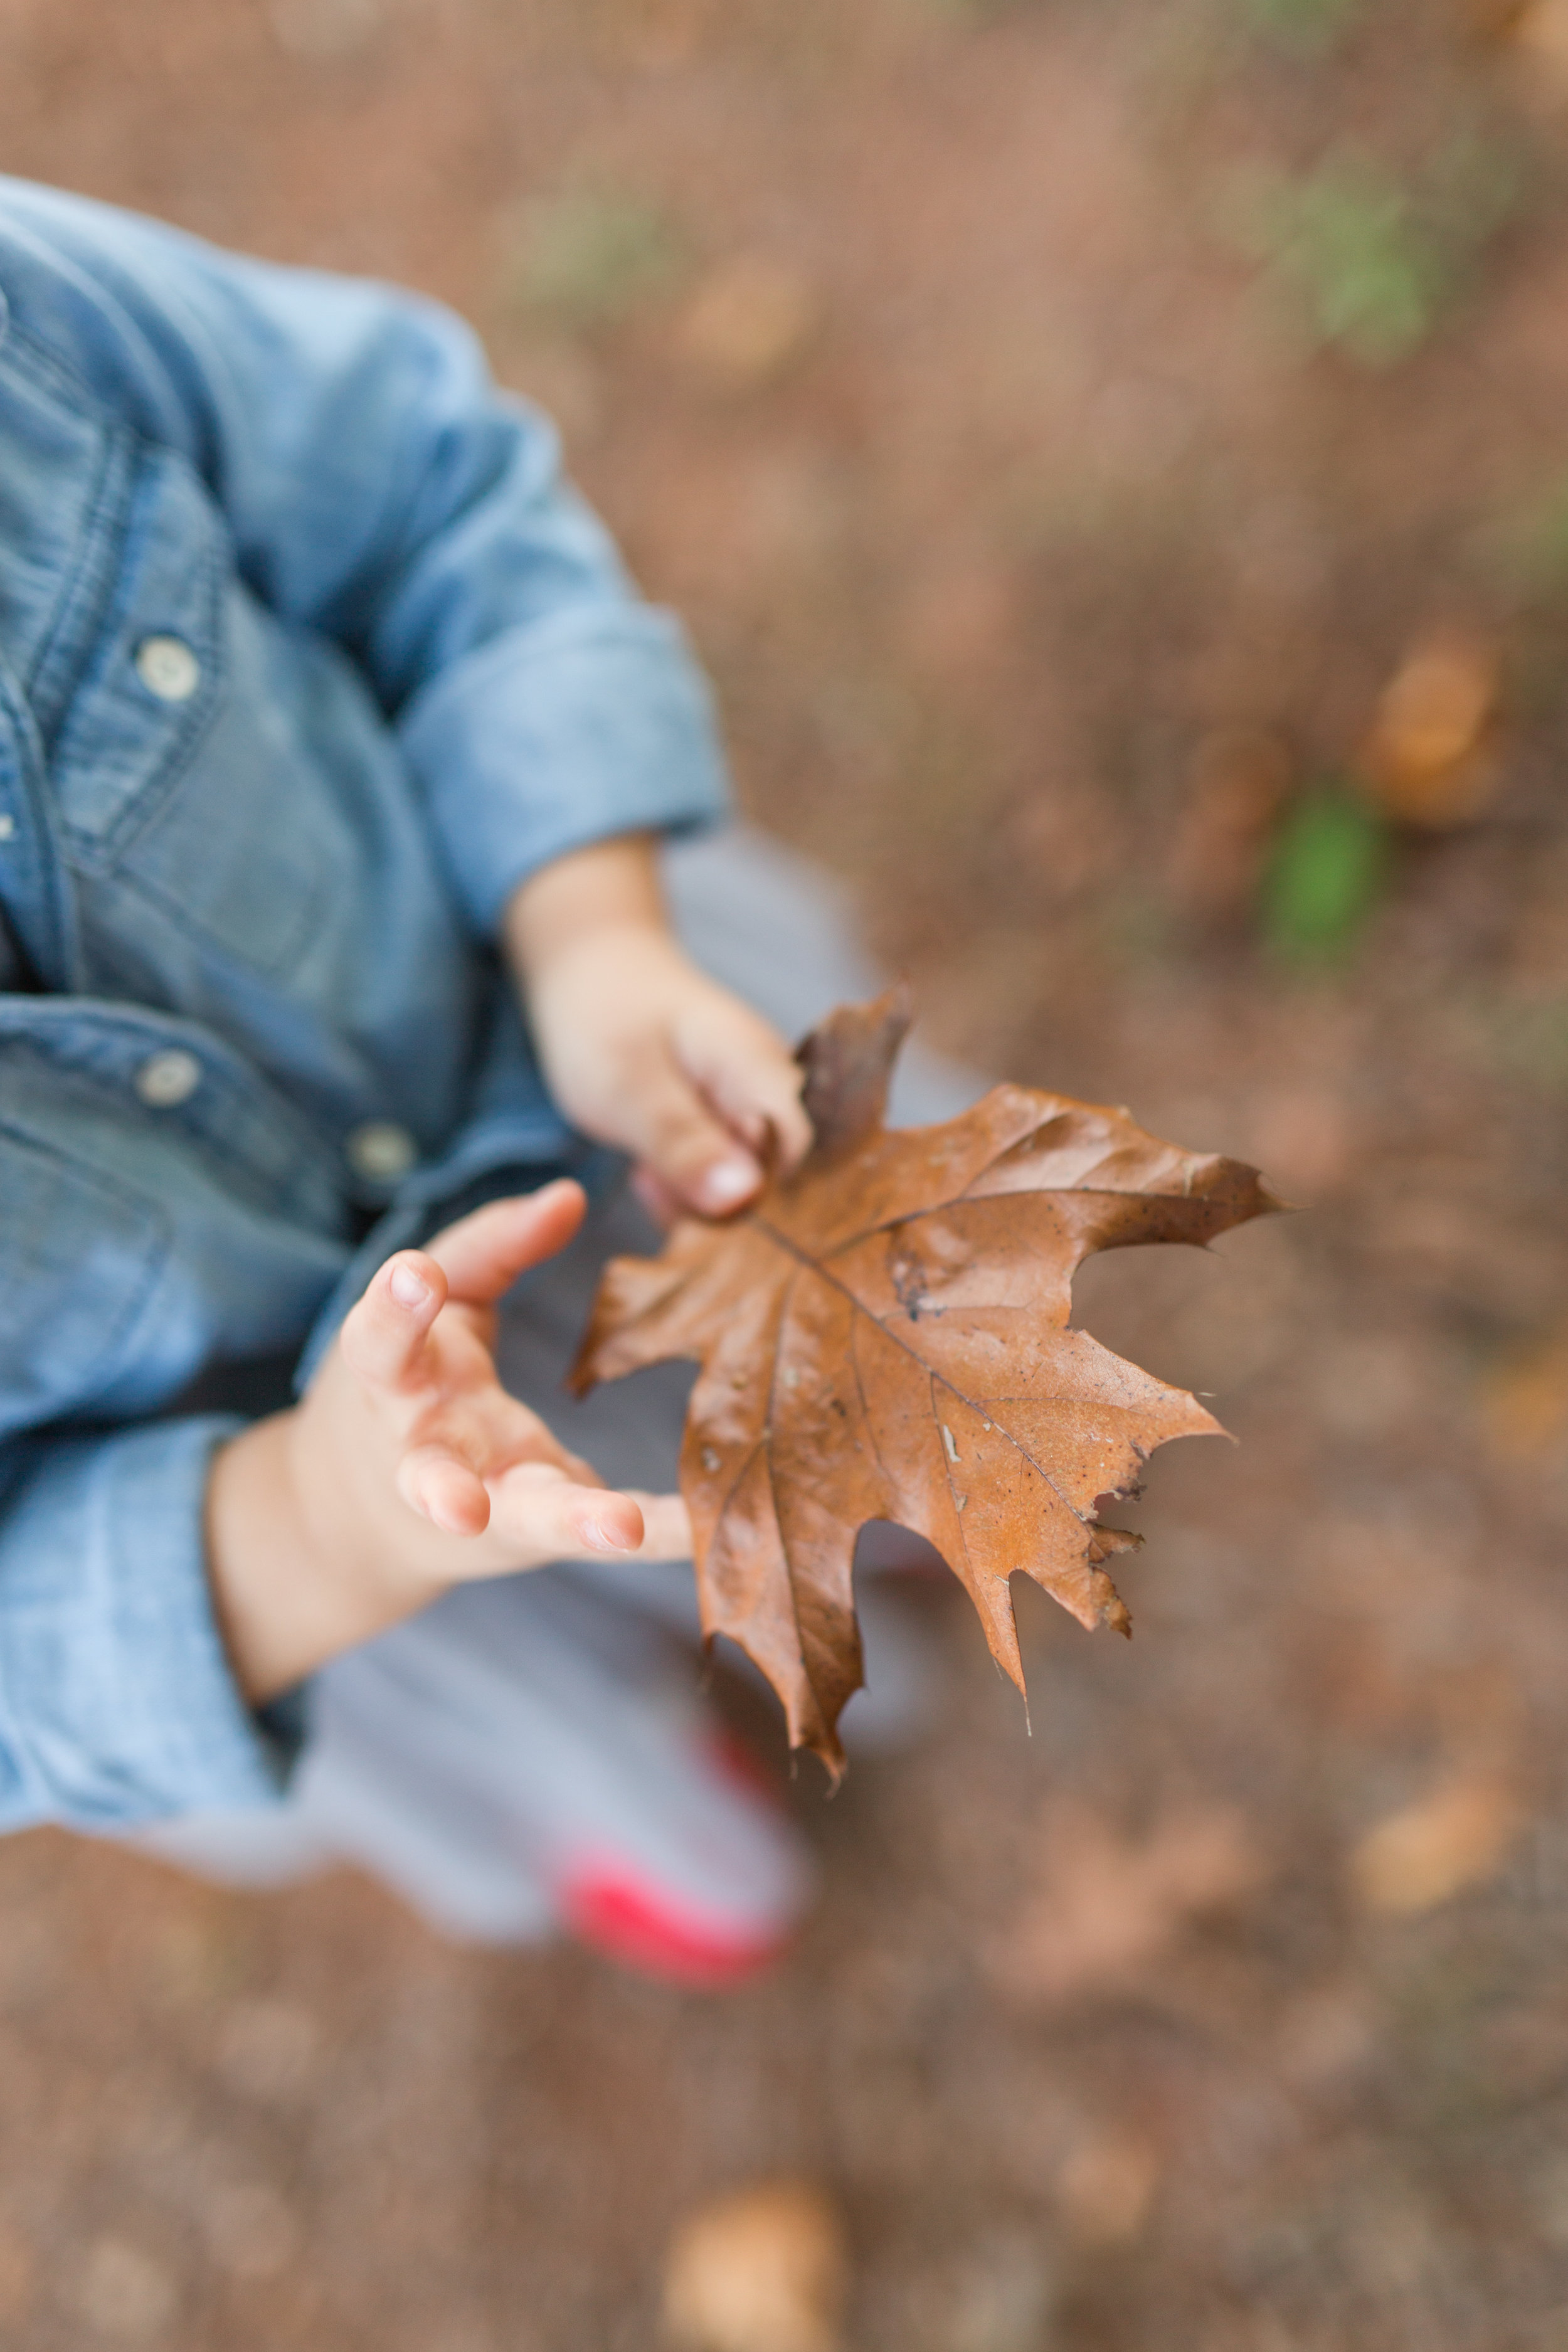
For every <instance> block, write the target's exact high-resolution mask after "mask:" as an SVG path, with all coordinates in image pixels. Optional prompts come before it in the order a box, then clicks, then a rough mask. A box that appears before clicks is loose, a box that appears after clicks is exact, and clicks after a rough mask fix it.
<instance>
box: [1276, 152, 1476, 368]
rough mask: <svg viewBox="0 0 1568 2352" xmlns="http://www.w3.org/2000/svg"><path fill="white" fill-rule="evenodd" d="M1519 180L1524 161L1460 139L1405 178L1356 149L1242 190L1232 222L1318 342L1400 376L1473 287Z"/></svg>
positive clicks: (1365, 364)
mask: <svg viewBox="0 0 1568 2352" xmlns="http://www.w3.org/2000/svg"><path fill="white" fill-rule="evenodd" d="M1522 178H1523V173H1522V169H1521V164H1520V162H1519V160H1518V158H1516V157H1513V156H1510V155H1509V154H1507V153H1505V152H1503V151H1502V150H1501V149H1500V147H1499V146H1498V145H1497V144H1496V143H1495V142H1489V141H1488V140H1486V139H1482V138H1479V137H1478V136H1475V135H1472V134H1470V133H1462V134H1460V135H1458V136H1456V137H1454V138H1452V139H1450V140H1449V141H1448V142H1447V144H1446V145H1445V146H1444V147H1443V148H1442V149H1441V150H1440V151H1439V152H1437V154H1436V155H1435V156H1434V157H1433V158H1431V160H1430V161H1429V162H1428V163H1427V164H1426V167H1425V169H1424V170H1423V171H1422V172H1421V173H1419V174H1417V175H1416V176H1415V178H1414V179H1411V180H1409V181H1405V180H1402V179H1400V178H1399V177H1397V176H1396V175H1395V174H1394V173H1391V172H1390V171H1388V170H1387V169H1386V168H1385V167H1384V165H1383V164H1381V163H1377V162H1375V161H1374V160H1373V158H1372V157H1370V156H1367V155H1363V154H1359V153H1355V152H1341V153H1338V154H1335V155H1331V156H1330V157H1328V158H1327V160H1326V161H1325V162H1323V163H1320V164H1319V166H1318V167H1317V169H1316V170H1315V171H1312V172H1309V173H1305V174H1303V175H1302V176H1300V177H1299V178H1289V177H1287V176H1285V175H1283V174H1271V173H1264V174H1260V175H1259V176H1258V177H1256V178H1254V179H1253V180H1251V181H1250V183H1247V184H1242V185H1241V186H1240V187H1239V188H1238V189H1237V192H1236V201H1235V202H1234V204H1233V205H1232V208H1231V216H1232V219H1233V222H1234V224H1235V227H1236V231H1237V237H1238V241H1239V242H1240V243H1241V244H1242V245H1243V246H1245V247H1247V249H1248V250H1249V251H1250V252H1252V253H1253V254H1254V255H1255V256H1256V257H1257V258H1258V259H1259V260H1260V261H1262V262H1263V263H1265V265H1266V266H1267V268H1268V272H1269V275H1270V276H1271V277H1272V278H1273V279H1274V280H1275V282H1276V283H1277V284H1278V285H1279V286H1280V287H1282V288H1283V289H1285V290H1286V291H1287V292H1288V293H1289V294H1290V296H1291V297H1292V298H1293V299H1294V300H1295V301H1296V302H1297V303H1298V304H1299V305H1300V306H1301V307H1302V308H1304V310H1305V311H1306V313H1307V317H1308V320H1309V322H1310V327H1311V330H1312V331H1313V333H1314V334H1315V335H1316V337H1317V339H1318V341H1321V342H1324V343H1335V344H1338V345H1340V346H1341V347H1342V349H1343V350H1345V351H1347V352H1350V354H1351V356H1352V358H1354V359H1357V360H1359V361H1360V362H1362V364H1363V366H1366V367H1373V368H1384V367H1393V366H1395V365H1396V364H1397V363H1398V362H1400V361H1401V360H1405V359H1408V358H1409V357H1410V355H1411V353H1412V352H1415V351H1418V350H1419V349H1420V347H1421V345H1422V344H1423V343H1424V342H1425V341H1426V339H1427V337H1428V336H1429V335H1430V334H1431V333H1432V332H1433V331H1434V329H1435V328H1436V326H1437V325H1438V324H1439V323H1440V322H1441V320H1442V318H1443V316H1444V314H1445V313H1446V312H1447V310H1449V309H1451V308H1452V306H1453V305H1454V303H1455V301H1456V300H1457V299H1458V297H1459V296H1460V295H1461V294H1462V293H1463V292H1464V291H1465V290H1466V287H1467V284H1468V280H1469V278H1471V277H1472V276H1473V273H1474V269H1475V265H1476V263H1477V260H1478V257H1479V254H1480V253H1481V251H1482V249H1483V247H1485V246H1486V244H1487V243H1488V241H1489V239H1490V238H1491V237H1492V236H1495V235H1496V233H1497V231H1498V230H1499V229H1500V227H1501V226H1503V224H1504V222H1505V221H1507V220H1508V218H1509V217H1510V215H1511V214H1512V213H1513V212H1514V211H1515V209H1516V208H1517V206H1518V204H1519V201H1520V197H1521V185H1522Z"/></svg>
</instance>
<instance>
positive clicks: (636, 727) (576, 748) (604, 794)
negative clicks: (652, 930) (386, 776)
mask: <svg viewBox="0 0 1568 2352" xmlns="http://www.w3.org/2000/svg"><path fill="white" fill-rule="evenodd" d="M398 731H399V735H400V738H401V740H402V743H403V748H404V751H405V755H406V757H407V759H408V761H409V763H410V765H411V766H412V768H413V769H414V772H415V773H416V776H417V778H418V780H419V782H420V784H421V786H422V787H423V790H424V793H425V796H426V805H427V806H428V808H429V811H430V814H431V817H432V819H433V821H434V824H435V829H436V833H437V839H438V840H439V842H440V844H441V848H442V853H443V855H444V856H445V859H446V862H447V867H448V870H449V872H450V875H451V877H452V880H453V881H454V883H455V885H456V887H457V890H458V896H459V898H461V900H462V903H463V906H464V908H465V909H466V911H467V914H468V919H469V921H470V922H471V923H472V925H473V927H474V929H475V930H476V931H477V932H478V933H479V935H480V936H482V937H484V938H487V939H488V938H492V937H493V936H494V934H495V930H496V927H497V925H498V923H499V921H500V913H501V909H502V908H503V907H504V906H505V904H506V902H507V900H508V898H510V896H511V893H512V892H513V891H514V890H515V889H516V888H517V887H518V885H519V883H520V882H522V881H524V880H526V879H527V877H528V876H529V875H530V874H531V873H533V872H535V871H536V870H537V869H538V868H539V867H540V866H547V865H549V864H550V863H551V862H552V860H553V859H554V858H557V857H562V856H565V855H566V853H567V852H568V851H569V850H573V849H582V848H585V847H586V846H587V845H589V844H590V843H591V842H595V841H604V840H607V839H609V838H610V837H611V836H612V835H616V834H622V833H639V832H651V833H660V834H675V835H679V834H687V833H691V832H693V831H695V830H698V829H699V828H701V827H703V826H706V825H710V824H714V823H715V822H717V820H718V819H720V818H721V817H722V816H723V815H724V814H725V813H726V809H727V806H728V800H729V794H728V786H727V781H726V777H725V772H724V764H723V759H722V755H721V752H720V749H719V742H718V736H717V732H716V730H715V727H714V723H713V715H712V709H711V705H710V698H709V694H708V688H707V686H706V683H705V681H704V679H703V677H702V674H701V672H700V670H699V668H698V667H697V665H696V663H695V662H694V661H693V660H692V658H691V656H690V655H689V652H688V650H687V647H686V643H685V639H684V637H683V635H682V634H681V631H680V628H679V625H678V624H677V623H676V622H675V621H674V620H673V619H672V618H671V617H670V616H669V614H666V613H661V612H658V611H657V610H655V609H654V608H652V607H651V606H648V605H646V604H629V603H628V604H605V603H600V604H594V605H587V604H584V605H581V606H576V607H573V608H569V609H567V610H564V611H562V612H558V613H556V614H552V616H551V617H550V618H549V619H548V620H543V621H536V622H532V623H531V624H529V625H527V626H526V627H521V628H517V629H512V630H509V631H508V632H507V633H506V634H505V635H503V636H500V637H498V638H495V639H493V640H492V641H491V642H490V643H489V645H487V646H484V647H483V648H482V650H480V651H479V652H478V653H475V654H472V655H470V656H468V657H467V658H465V659H463V660H461V661H458V662H456V663H454V664H453V665H452V667H450V668H449V669H447V670H444V671H443V672H442V673H441V675H440V677H438V678H437V679H436V680H435V681H434V682H433V683H432V684H431V685H430V686H428V687H427V688H425V690H424V691H423V692H422V693H420V694H419V695H417V696H416V698H415V699H414V701H413V702H412V703H411V704H410V705H409V707H408V709H407V710H406V711H405V713H404V715H403V717H402V719H401V720H400V722H399V729H398Z"/></svg>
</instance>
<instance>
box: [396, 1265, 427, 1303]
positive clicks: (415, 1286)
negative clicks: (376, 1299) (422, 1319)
mask: <svg viewBox="0 0 1568 2352" xmlns="http://www.w3.org/2000/svg"><path fill="white" fill-rule="evenodd" d="M390 1287H391V1290H392V1295H393V1297H394V1298H395V1299H396V1301H397V1303H398V1305H399V1307H423V1306H424V1304H425V1301H426V1299H427V1298H428V1297H429V1296H430V1286H429V1284H428V1283H427V1282H421V1281H420V1279H419V1276H417V1275H416V1273H415V1271H414V1268H413V1267H412V1266H411V1265H395V1266H394V1267H393V1269H392V1282H391V1286H390Z"/></svg>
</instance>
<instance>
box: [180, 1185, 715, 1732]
mask: <svg viewBox="0 0 1568 2352" xmlns="http://www.w3.org/2000/svg"><path fill="white" fill-rule="evenodd" d="M583 1211H584V1198H583V1193H582V1192H581V1190H580V1188H579V1187H578V1186H577V1185H575V1184H572V1183H557V1184H547V1185H545V1186H544V1187H543V1188H542V1191H540V1192H534V1193H531V1194H529V1195H527V1196H525V1197H523V1198H521V1199H516V1200H510V1201H497V1202H491V1203H490V1204H489V1206H488V1207H486V1208H483V1209H479V1210H477V1211H476V1212H475V1213H474V1214H473V1215H472V1216H469V1217H465V1218H464V1219H462V1221H461V1222H460V1223H458V1224H455V1225H450V1226H448V1227H447V1230H446V1232H445V1233H443V1234H438V1235H437V1237H436V1239H435V1240H434V1241H433V1242H432V1243H431V1244H430V1246H429V1248H428V1250H427V1251H421V1250H402V1251H400V1252H399V1253H398V1254H397V1255H396V1256H395V1257H392V1258H389V1259H388V1261H387V1263H386V1264H385V1265H384V1266H382V1267H381V1268H380V1270H379V1271H378V1272H377V1274H376V1276H375V1277H374V1281H373V1282H372V1283H371V1285H370V1287H369V1288H368V1289H367V1291H366V1292H365V1294H364V1297H363V1298H362V1299H361V1300H360V1302H359V1304H358V1305H357V1306H356V1307H354V1308H353V1311H352V1312H351V1313H350V1314H349V1315H348V1317H347V1318H345V1320H344V1323H343V1327H342V1331H341V1332H340V1333H339V1335H338V1339H337V1340H336V1342H335V1343H334V1345H333V1347H332V1349H331V1353H330V1354H329V1355H328V1357H327V1358H326V1360H325V1361H324V1362H323V1364H322V1366H321V1371H320V1372H319V1373H318V1375H317V1377H316V1379H315V1381H313V1382H312V1384H311V1386H310V1391H309V1392H308V1393H307V1395H306V1396H305V1397H304V1399H303V1400H302V1401H301V1402H300V1404H298V1405H296V1406H295V1407H294V1408H293V1410H292V1411H291V1412H283V1413H279V1414H276V1415H275V1416H274V1417H273V1418H272V1419H271V1420H270V1421H265V1422H261V1423H258V1424H257V1425H256V1426H255V1427H253V1428H251V1429H248V1430H247V1431H245V1432H244V1433H242V1434H241V1435H240V1436H238V1437H237V1438H235V1439H234V1440H233V1441H232V1442H231V1443H230V1444H228V1445H226V1446H225V1447H224V1448H223V1449H222V1451H221V1452H220V1453H219V1454H217V1456H216V1460H215V1462H214V1465H213V1473H212V1478H211V1481H210V1483H209V1486H208V1495H207V1538H208V1556H209V1562H210V1569H211V1574H212V1580H213V1586H214V1591H215V1596H216V1605H217V1611H218V1617H219V1622H220V1623H221V1624H222V1627H223V1631H224V1635H225V1638H226V1642H227V1644H228V1648H229V1654H230V1657H231V1661H232V1663H233V1664H234V1667H235V1671H236V1674H237V1677H238V1679H239V1683H240V1685H241V1688H242V1689H243V1690H244V1691H245V1693H246V1695H247V1697H249V1698H251V1699H252V1700H257V1701H259V1700H264V1699H266V1698H268V1697H270V1696H275V1695H276V1694H277V1693H278V1692H279V1691H281V1690H285V1689H287V1688H289V1686H290V1685H292V1684H293V1683H296V1682H298V1681H300V1679H301V1677H302V1676H304V1675H307V1674H310V1672H312V1671H313V1670H314V1669H315V1668H316V1667H318V1666H320V1665H321V1664H324V1663H325V1661H326V1660H327V1659H328V1658H330V1657H333V1656H335V1655H337V1654H339V1653H340V1652H342V1651H343V1650H346V1649H351V1648H353V1647H354V1646H355V1645H356V1644H357V1643H360V1642H363V1641H365V1640H367V1639H368V1638H369V1637H370V1636H371V1635H372V1634H373V1633H380V1632H382V1631H384V1629H385V1628H386V1627H387V1626H388V1625H391V1624H395V1623H396V1622H397V1621H398V1620H399V1619H400V1618H403V1617H405V1616H409V1615H412V1614H413V1612H415V1611H416V1610H417V1609H420V1608H423V1607H424V1606H425V1605H426V1603H427V1602H428V1601H432V1600H434V1599H436V1598H437V1595H438V1594H439V1593H441V1592H443V1591H447V1589H448V1588H449V1587H450V1586H452V1585H454V1584H458V1583H463V1582H467V1581H469V1580H472V1579H475V1578H479V1577H489V1576H500V1575H504V1574H506V1573H508V1572H509V1571H510V1570H517V1569H526V1568H538V1567H542V1566H543V1565H544V1563H545V1562H546V1561H549V1560H555V1559H581V1558H583V1557H584V1556H585V1555H589V1554H593V1553H595V1552H599V1553H607V1554H614V1555H617V1556H621V1557H625V1556H626V1555H628V1554H630V1555H635V1556H636V1557H637V1558H638V1559H650V1560H651V1559H685V1558H687V1557H688V1556H689V1553H690V1549H691V1530H690V1524H689V1520H688V1517H687V1513H686V1507H685V1505H684V1504H683V1503H682V1502H681V1501H680V1499H679V1496H674V1495H659V1496H652V1495H642V1494H635V1495H634V1494H616V1493H613V1492H611V1491H610V1490H609V1489H607V1488H606V1487H605V1485H604V1483H603V1481H602V1480H601V1479H600V1478H599V1477H598V1475H597V1474H596V1473H595V1471H594V1470H593V1469H592V1468H591V1467H590V1466H589V1465H588V1464H587V1463H585V1462H584V1461H582V1460H581V1459H579V1458H578V1457H577V1456H576V1455H574V1454H568V1453H567V1452H566V1450H565V1448H564V1447H563V1446H562V1445H561V1444H559V1443H558V1441H557V1440H556V1439H555V1438H554V1437H553V1436H552V1434H551V1433H550V1431H549V1430H548V1429H547V1428H546V1427H545V1425H544V1423H542V1421H541V1420H540V1419H539V1417H538V1415H537V1414H536V1413H532V1412H530V1411H529V1409H528V1407H527V1406H526V1405H523V1404H520V1403H519V1402H518V1401H517V1399H516V1398H515V1397H510V1396H509V1395H508V1394H507V1392H506V1391H505V1390H504V1389H503V1388H502V1387H501V1386H500V1381H498V1379H497V1377H496V1369H495V1355H494V1349H495V1328H496V1318H495V1302H496V1300H497V1299H499V1298H500V1297H501V1296H502V1294H503V1293H504V1292H505V1291H507V1290H509V1289H510V1286H511V1285H512V1283H513V1282H515V1281H516V1279H517V1277H518V1276H519V1275H520V1274H521V1272H522V1271H523V1270H524V1268H525V1267H527V1266H530V1265H537V1264H539V1262H540V1261H541V1260H542V1259H543V1258H546V1257H550V1256H552V1255H554V1253H555V1252H556V1251H557V1250H559V1249H561V1248H563V1246H564V1245H565V1244H566V1243H567V1242H568V1241H570V1240H571V1238H572V1236H573V1234H574V1233H575V1231H576V1230H577V1227H578V1225H579V1224H580V1223H581V1222H582V1217H583Z"/></svg>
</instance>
